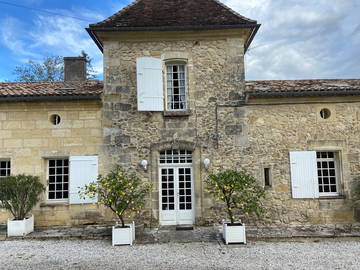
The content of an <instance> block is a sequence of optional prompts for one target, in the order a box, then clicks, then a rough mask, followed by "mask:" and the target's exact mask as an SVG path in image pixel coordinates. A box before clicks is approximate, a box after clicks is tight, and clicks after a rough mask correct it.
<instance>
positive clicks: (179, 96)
mask: <svg viewBox="0 0 360 270" xmlns="http://www.w3.org/2000/svg"><path fill="white" fill-rule="evenodd" d="M166 76H167V87H166V91H167V107H166V108H167V110H168V111H184V110H186V109H187V100H186V92H187V89H186V66H185V65H184V64H180V65H179V64H177V65H175V64H168V65H166Z"/></svg>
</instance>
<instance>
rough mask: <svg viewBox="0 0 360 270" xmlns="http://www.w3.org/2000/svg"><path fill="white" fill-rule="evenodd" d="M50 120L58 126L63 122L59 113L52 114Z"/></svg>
mask: <svg viewBox="0 0 360 270" xmlns="http://www.w3.org/2000/svg"><path fill="white" fill-rule="evenodd" d="M50 122H51V123H52V124H53V125H54V126H57V125H59V124H60V122H61V117H60V115H58V114H53V115H51V116H50Z"/></svg>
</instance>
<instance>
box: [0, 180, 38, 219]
mask: <svg viewBox="0 0 360 270" xmlns="http://www.w3.org/2000/svg"><path fill="white" fill-rule="evenodd" d="M44 190H45V187H44V185H43V184H41V183H40V179H39V177H38V176H31V175H24V174H21V175H15V176H8V177H5V178H2V179H0V206H1V207H3V208H5V209H6V210H8V211H10V213H11V214H12V215H13V216H14V219H15V220H22V219H24V218H26V217H27V216H28V214H29V213H30V211H31V210H32V209H33V207H34V206H35V205H36V203H37V202H38V201H39V195H40V193H41V192H43V191H44Z"/></svg>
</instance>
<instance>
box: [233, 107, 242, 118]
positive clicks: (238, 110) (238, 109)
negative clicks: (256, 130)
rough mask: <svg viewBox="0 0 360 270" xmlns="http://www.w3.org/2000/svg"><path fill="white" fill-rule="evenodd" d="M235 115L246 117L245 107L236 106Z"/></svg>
mask: <svg viewBox="0 0 360 270" xmlns="http://www.w3.org/2000/svg"><path fill="white" fill-rule="evenodd" d="M234 116H235V117H236V118H244V117H245V109H244V108H235V110H234Z"/></svg>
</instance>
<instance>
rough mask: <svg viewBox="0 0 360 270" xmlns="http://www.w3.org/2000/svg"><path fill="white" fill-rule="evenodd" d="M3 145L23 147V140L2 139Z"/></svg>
mask: <svg viewBox="0 0 360 270" xmlns="http://www.w3.org/2000/svg"><path fill="white" fill-rule="evenodd" d="M4 147H6V148H20V147H23V140H22V139H4Z"/></svg>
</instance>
